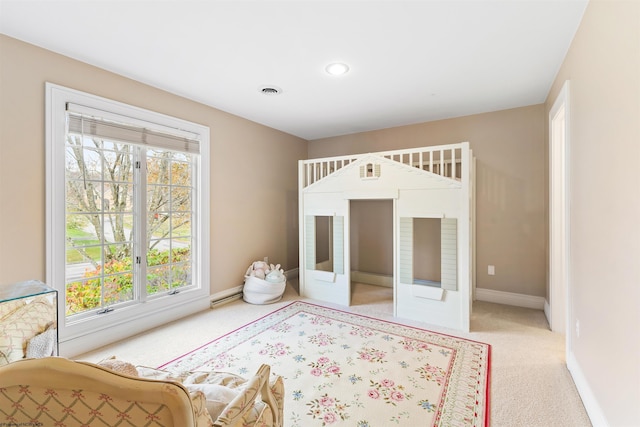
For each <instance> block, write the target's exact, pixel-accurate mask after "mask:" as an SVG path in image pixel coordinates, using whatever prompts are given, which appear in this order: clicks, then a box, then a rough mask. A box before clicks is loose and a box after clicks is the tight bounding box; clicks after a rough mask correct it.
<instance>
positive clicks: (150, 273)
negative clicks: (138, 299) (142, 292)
mask: <svg viewBox="0 0 640 427" xmlns="http://www.w3.org/2000/svg"><path fill="white" fill-rule="evenodd" d="M170 276H171V271H170V270H169V268H168V267H166V266H163V267H154V268H147V294H148V295H154V294H157V293H159V292H165V291H168V290H169V289H170V283H171V282H170Z"/></svg>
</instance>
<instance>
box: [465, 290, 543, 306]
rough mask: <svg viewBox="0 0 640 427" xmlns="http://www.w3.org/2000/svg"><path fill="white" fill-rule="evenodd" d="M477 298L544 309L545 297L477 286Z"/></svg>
mask: <svg viewBox="0 0 640 427" xmlns="http://www.w3.org/2000/svg"><path fill="white" fill-rule="evenodd" d="M476 299H477V300H479V301H486V302H494V303H496V304H506V305H513V306H516V307H525V308H533V309H536V310H543V309H544V298H543V297H536V296H533V295H525V294H517V293H514V292H504V291H494V290H493V289H484V288H476Z"/></svg>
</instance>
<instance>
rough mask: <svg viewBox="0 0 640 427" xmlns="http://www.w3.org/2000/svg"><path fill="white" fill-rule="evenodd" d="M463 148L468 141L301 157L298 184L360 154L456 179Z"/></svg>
mask: <svg viewBox="0 0 640 427" xmlns="http://www.w3.org/2000/svg"><path fill="white" fill-rule="evenodd" d="M465 148H468V143H459V144H448V145H436V146H432V147H420V148H409V149H404V150H394V151H381V152H377V153H363V154H351V155H348V156H338V157H324V158H321V159H309V160H303V161H301V164H302V173H303V176H302V177H301V178H302V179H301V183H302V184H303V187H302V188H305V187H307V186H309V185H311V184H313V183H314V182H318V181H320V180H321V179H323V178H325V177H327V176H329V175H331V174H332V173H334V172H336V171H338V170H340V169H342V168H343V167H345V166H347V165H349V164H350V163H353V162H354V161H356V160H358V159H359V158H360V157H363V156H366V155H369V154H374V155H377V156H381V157H384V158H387V159H389V160H392V161H395V162H399V163H402V164H405V165H407V166H411V167H415V168H417V169H421V170H423V171H425V172H430V173H433V174H436V175H439V176H442V177H445V178H450V179H454V180H460V177H461V176H462V169H463V168H465V167H468V166H466V165H463V163H462V159H463V156H462V151H463V150H464V149H465Z"/></svg>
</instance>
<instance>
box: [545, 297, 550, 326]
mask: <svg viewBox="0 0 640 427" xmlns="http://www.w3.org/2000/svg"><path fill="white" fill-rule="evenodd" d="M544 317H546V318H547V323H548V324H549V327H551V306H550V305H549V301H547V299H546V298H545V299H544Z"/></svg>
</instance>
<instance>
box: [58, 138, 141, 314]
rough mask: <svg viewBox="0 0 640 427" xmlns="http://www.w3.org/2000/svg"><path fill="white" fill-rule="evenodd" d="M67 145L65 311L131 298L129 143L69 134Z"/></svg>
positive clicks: (78, 311) (130, 173) (79, 309)
mask: <svg viewBox="0 0 640 427" xmlns="http://www.w3.org/2000/svg"><path fill="white" fill-rule="evenodd" d="M67 145H68V146H67V149H66V162H65V165H66V174H65V176H66V184H65V186H66V201H65V207H66V211H67V212H68V214H67V216H66V268H65V274H66V277H65V281H66V282H67V287H66V292H67V293H66V303H67V314H77V313H82V312H85V311H87V310H95V309H100V308H104V307H105V306H108V305H113V304H115V303H119V302H124V301H131V300H133V299H134V297H135V294H136V293H135V292H134V289H133V269H132V259H133V255H134V254H133V243H132V239H133V230H134V225H133V218H134V216H133V211H134V206H133V201H134V197H133V194H134V191H135V189H134V188H133V173H134V168H133V165H134V158H133V156H134V154H133V151H134V147H133V146H131V145H128V144H120V143H112V142H105V141H101V140H99V139H91V138H84V139H82V138H80V137H79V136H69V137H68V138H67Z"/></svg>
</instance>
